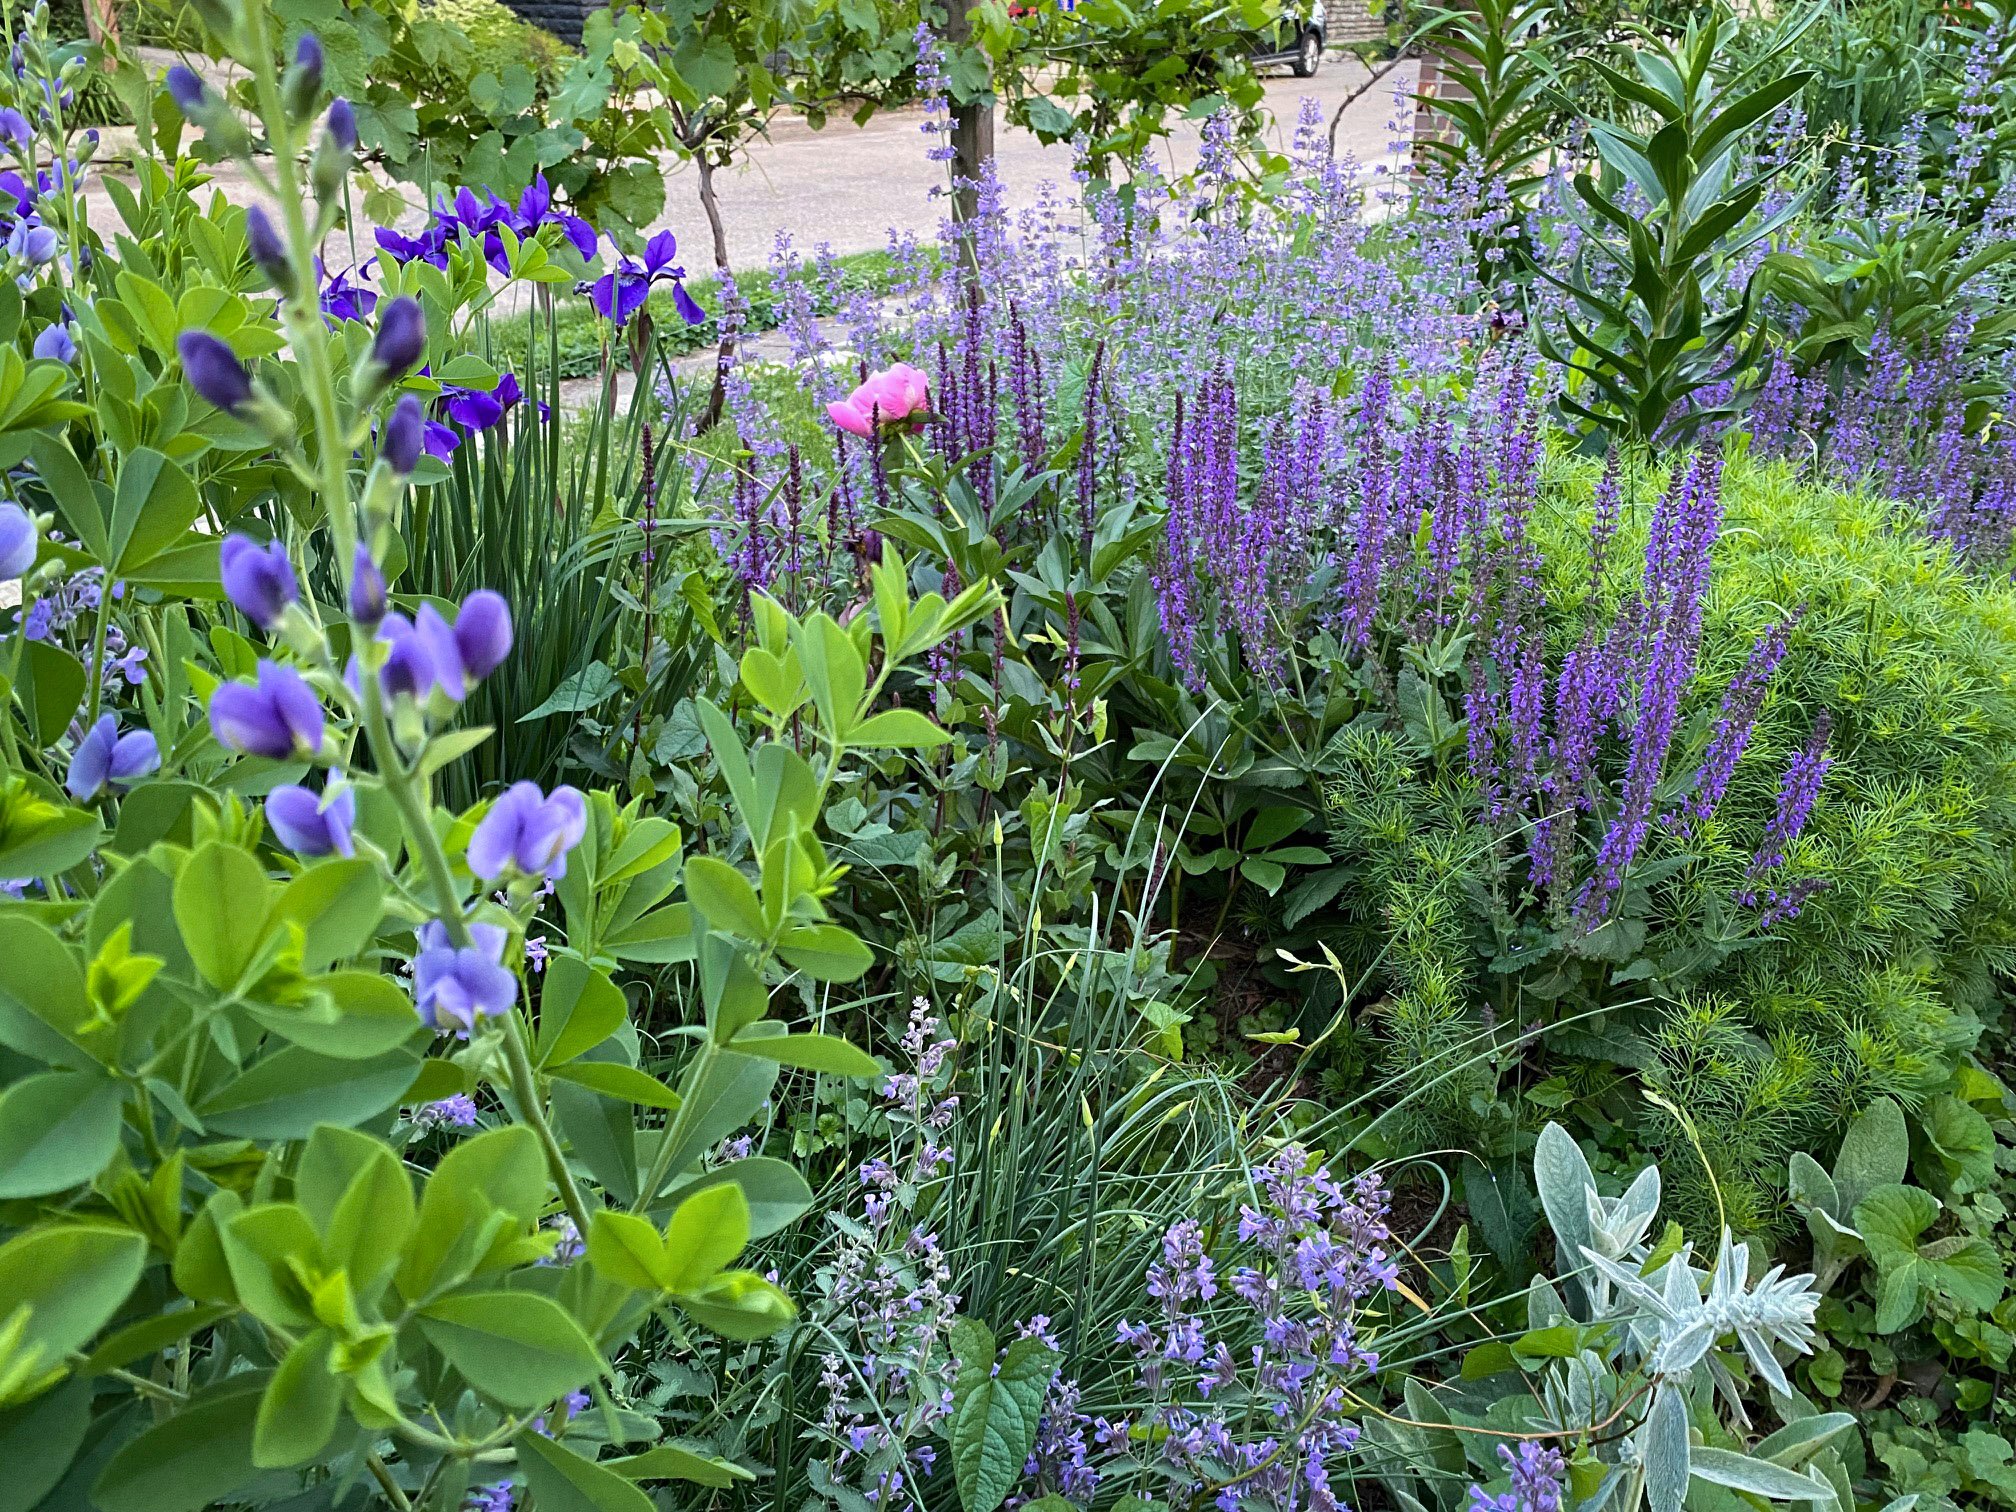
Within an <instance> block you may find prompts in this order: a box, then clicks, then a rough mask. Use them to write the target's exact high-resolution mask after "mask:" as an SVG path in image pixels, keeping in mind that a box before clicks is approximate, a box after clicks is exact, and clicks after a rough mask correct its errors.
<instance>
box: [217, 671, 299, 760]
mask: <svg viewBox="0 0 2016 1512" xmlns="http://www.w3.org/2000/svg"><path fill="white" fill-rule="evenodd" d="M323 728H324V721H323V717H322V705H321V703H320V702H318V701H317V699H316V697H315V690H314V689H313V688H311V687H309V686H308V683H307V681H306V680H305V679H304V678H303V677H302V676H301V674H300V673H299V672H296V671H295V670H294V669H293V668H292V667H289V666H285V665H283V664H281V663H279V662H271V661H262V662H260V663H259V671H258V680H257V682H256V683H242V682H227V683H225V684H223V685H222V686H221V687H219V688H218V689H217V691H216V692H215V693H213V694H211V695H210V732H211V733H212V734H213V735H215V736H216V737H217V740H218V742H219V743H220V744H222V745H227V746H229V747H231V748H232V749H233V750H237V751H244V752H246V753H248V754H250V755H253V756H270V757H272V758H274V759H275V760H279V759H281V758H284V757H288V756H296V755H309V756H312V755H315V754H317V753H319V752H320V751H321V749H322V735H323Z"/></svg>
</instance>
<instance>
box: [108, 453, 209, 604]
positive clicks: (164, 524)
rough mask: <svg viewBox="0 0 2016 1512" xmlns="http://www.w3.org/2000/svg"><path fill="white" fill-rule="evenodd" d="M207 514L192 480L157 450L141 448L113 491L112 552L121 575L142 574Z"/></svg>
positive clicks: (121, 468) (123, 469) (123, 468)
mask: <svg viewBox="0 0 2016 1512" xmlns="http://www.w3.org/2000/svg"><path fill="white" fill-rule="evenodd" d="M202 512H203V499H202V496H201V495H199V494H198V493H197V492H196V485H195V484H194V483H193V482H191V481H190V478H189V475H188V474H187V473H186V472H184V471H183V470H182V469H181V468H180V467H177V466H176V465H175V464H174V463H173V462H171V461H169V460H168V458H167V457H166V456H164V455H163V454H162V453H160V452H158V451H155V450H154V449H153V448H152V447H147V446H141V447H136V448H134V449H133V450H132V451H129V452H127V453H126V455H125V457H124V459H123V460H122V461H121V463H120V466H119V481H118V484H117V486H116V487H115V488H114V489H113V491H112V529H111V535H110V539H109V541H108V543H107V544H108V548H109V550H110V551H111V553H112V555H113V556H114V557H116V558H117V571H118V572H119V573H120V574H122V575H123V574H126V573H130V572H134V571H136V570H138V569H139V568H140V567H142V566H144V565H145V564H146V563H148V562H150V561H152V560H153V559H154V558H155V557H157V556H159V555H160V554H161V553H162V552H163V551H165V550H167V549H168V548H169V547H170V546H173V545H174V544H175V543H176V542H177V541H179V540H181V539H182V536H183V535H184V533H185V532H187V530H188V529H189V527H190V525H191V524H193V523H194V522H195V520H196V517H197V516H198V515H200V514H202Z"/></svg>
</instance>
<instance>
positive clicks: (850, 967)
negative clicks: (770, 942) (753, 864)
mask: <svg viewBox="0 0 2016 1512" xmlns="http://www.w3.org/2000/svg"><path fill="white" fill-rule="evenodd" d="M709 917H712V916H711V915H709ZM757 938H759V939H760V938H762V937H761V936H757ZM777 954H779V955H780V956H782V957H783V958H784V959H785V961H786V962H787V963H788V964H790V965H792V966H795V967H797V968H798V970H800V971H802V972H804V973H805V974H806V975H807V976H809V977H815V978H817V979H818V980H819V981H822V982H852V981H857V980H859V979H860V977H861V976H863V975H864V974H865V973H866V972H867V970H868V968H869V967H870V966H873V965H874V964H875V953H874V952H873V951H872V950H870V949H869V948H868V947H867V945H866V944H864V943H863V942H862V940H861V938H860V937H859V936H858V935H856V934H854V933H853V932H852V931H851V930H847V929H842V928H841V927H840V926H839V925H838V924H805V925H801V926H799V927H798V928H796V929H787V930H786V931H785V932H784V933H783V935H782V936H780V937H779V938H778V941H777Z"/></svg>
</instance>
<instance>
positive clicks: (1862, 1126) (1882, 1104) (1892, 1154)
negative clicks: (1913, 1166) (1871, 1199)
mask: <svg viewBox="0 0 2016 1512" xmlns="http://www.w3.org/2000/svg"><path fill="white" fill-rule="evenodd" d="M1910 1162H1911V1135H1910V1132H1909V1131H1908V1130H1907V1129H1906V1128H1905V1127H1904V1110H1903V1109H1902V1108H1899V1107H1898V1106H1897V1104H1896V1103H1894V1102H1892V1101H1891V1100H1890V1099H1889V1098H1887V1097H1879V1098H1877V1099H1876V1101H1874V1102H1873V1103H1871V1104H1870V1105H1869V1106H1868V1107H1867V1108H1865V1109H1863V1110H1862V1114H1861V1116H1860V1117H1858V1118H1857V1119H1856V1120H1855V1122H1854V1123H1852V1124H1850V1125H1849V1126H1848V1133H1847V1135H1846V1137H1844V1138H1843V1139H1842V1141H1841V1153H1840V1154H1839V1155H1837V1156H1836V1157H1835V1159H1834V1184H1835V1186H1836V1187H1838V1188H1839V1189H1840V1193H1841V1207H1842V1210H1843V1211H1844V1212H1848V1213H1852V1212H1854V1211H1855V1208H1856V1206H1857V1204H1859V1203H1860V1202H1861V1201H1862V1199H1863V1198H1864V1197H1866V1196H1868V1195H1869V1194H1870V1193H1871V1192H1873V1191H1875V1190H1876V1188H1878V1187H1881V1186H1895V1185H1897V1184H1898V1183H1900V1182H1902V1181H1903V1180H1904V1173H1905V1171H1906V1169H1907V1168H1908V1167H1909V1165H1910Z"/></svg>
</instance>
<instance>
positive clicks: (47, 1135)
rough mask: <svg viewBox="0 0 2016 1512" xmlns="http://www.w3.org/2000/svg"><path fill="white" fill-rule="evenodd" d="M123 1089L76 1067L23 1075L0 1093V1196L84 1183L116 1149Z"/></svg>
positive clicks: (39, 1193) (31, 1194)
mask: <svg viewBox="0 0 2016 1512" xmlns="http://www.w3.org/2000/svg"><path fill="white" fill-rule="evenodd" d="M125 1099H126V1089H125V1087H124V1086H122V1085H121V1084H120V1083H119V1082H116V1081H113V1080H112V1079H111V1078H110V1077H104V1076H93V1075H89V1074H86V1073H80V1072H76V1071H45V1072H42V1073H41V1074H40V1075H37V1076H25V1077H23V1078H22V1079H21V1080H20V1081H18V1082H16V1083H14V1085H13V1086H11V1087H9V1088H8V1089H7V1090H6V1092H5V1093H4V1094H0V1199H6V1198H10V1197H46V1196H48V1195H49V1194H50V1193H52V1192H61V1191H65V1190H67V1189H69V1188H70V1187H74V1186H82V1185H84V1184H85V1183H86V1182H88V1181H90V1180H91V1178H92V1177H94V1176H96V1175H97V1174H98V1173H99V1172H100V1171H102V1170H104V1169H105V1166H106V1163H107V1162H109V1161H110V1160H111V1159H112V1156H113V1154H114V1153H115V1152H116V1151H117V1150H118V1148H119V1128H120V1108H121V1106H122V1105H123V1104H124V1102H125Z"/></svg>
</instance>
